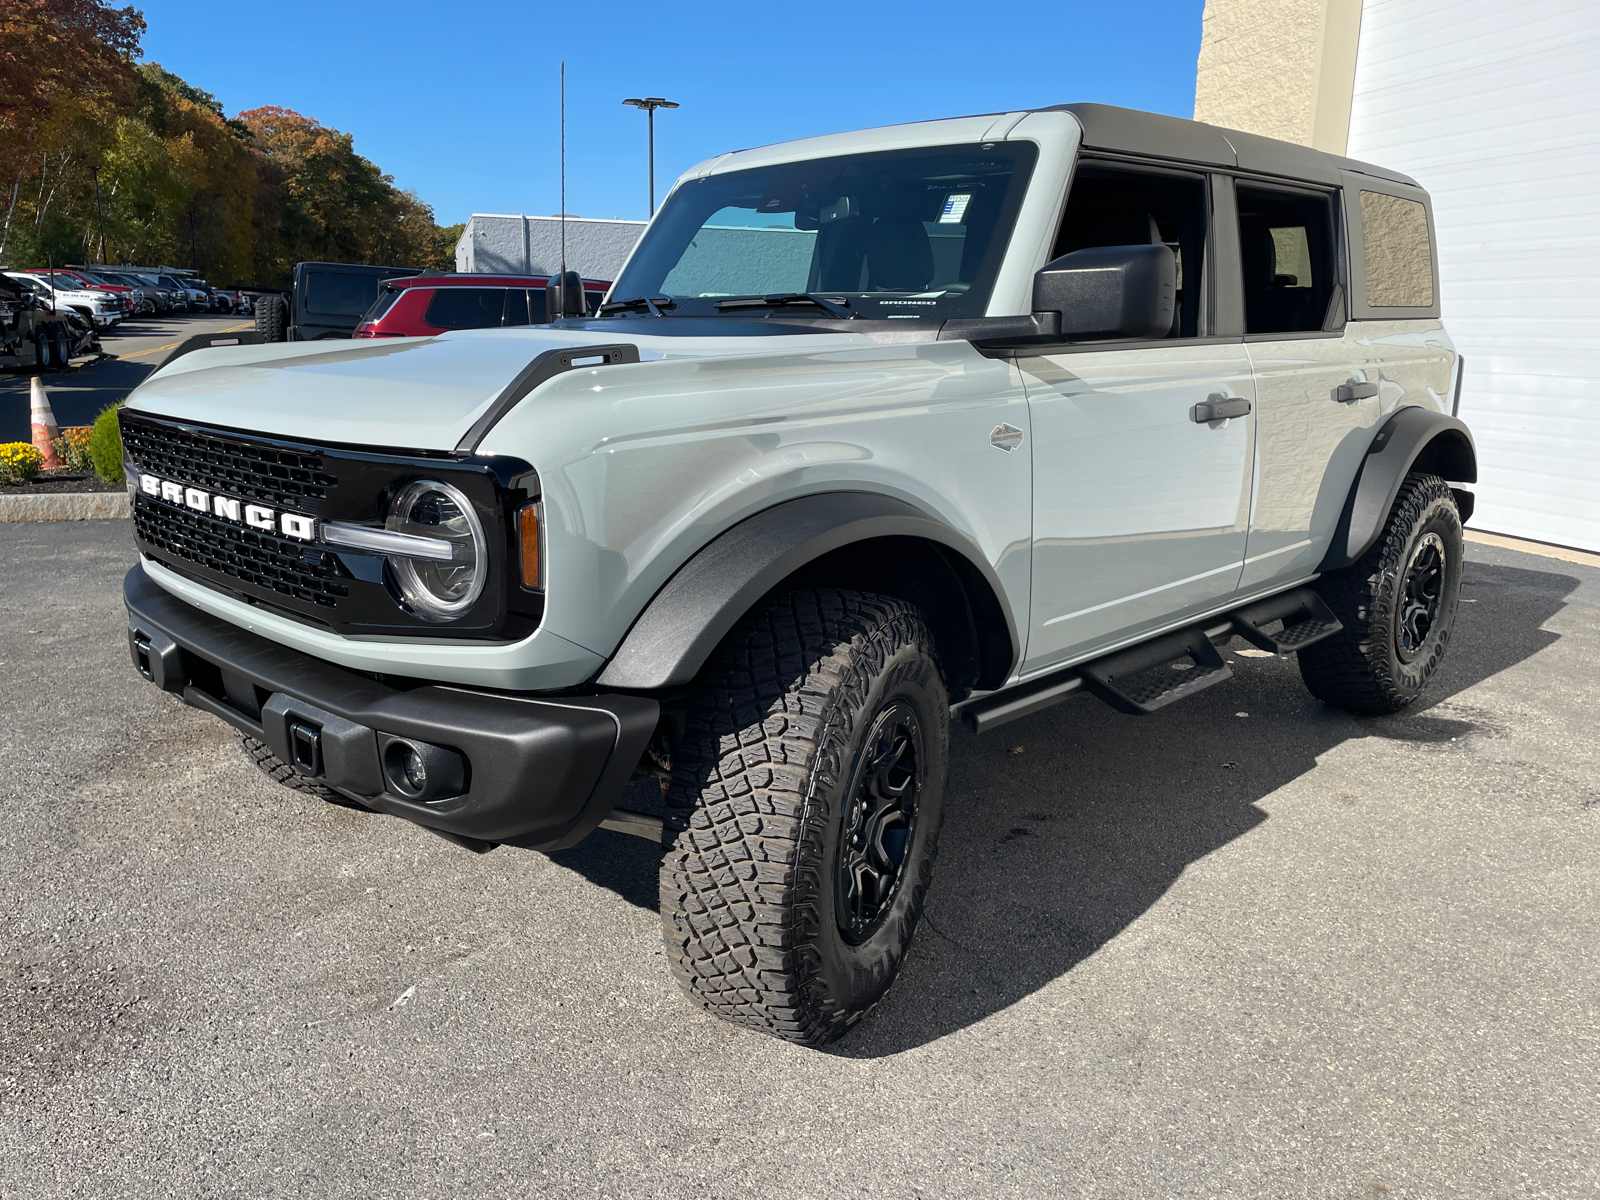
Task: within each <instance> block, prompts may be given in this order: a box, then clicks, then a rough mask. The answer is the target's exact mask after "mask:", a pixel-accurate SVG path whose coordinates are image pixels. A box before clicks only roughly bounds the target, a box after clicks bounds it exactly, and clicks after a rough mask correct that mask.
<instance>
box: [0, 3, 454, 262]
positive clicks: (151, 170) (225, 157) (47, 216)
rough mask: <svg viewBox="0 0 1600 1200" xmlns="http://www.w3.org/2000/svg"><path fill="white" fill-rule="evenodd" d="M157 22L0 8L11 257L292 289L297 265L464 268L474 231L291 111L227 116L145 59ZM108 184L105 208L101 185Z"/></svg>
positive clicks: (4, 185) (1, 197)
mask: <svg viewBox="0 0 1600 1200" xmlns="http://www.w3.org/2000/svg"><path fill="white" fill-rule="evenodd" d="M144 31H145V20H144V17H143V15H142V14H141V13H140V12H139V11H138V10H137V9H135V8H133V7H132V6H131V5H130V6H128V7H125V8H112V7H110V6H108V5H107V4H106V3H104V0H0V263H5V264H9V265H13V266H20V267H32V266H39V265H42V264H44V263H46V262H47V261H54V262H55V263H57V264H62V263H70V262H87V263H92V262H98V261H100V257H101V254H100V249H101V230H102V227H103V229H104V245H105V261H106V262H108V263H127V264H132V265H141V266H150V265H160V264H168V265H171V266H178V267H187V266H191V265H192V266H194V267H195V268H196V269H198V270H199V271H200V272H201V273H202V274H204V275H205V276H207V277H208V278H209V279H211V281H212V282H213V283H217V284H222V285H229V284H232V285H241V284H255V285H260V286H265V287H287V286H288V284H289V282H290V278H291V275H292V272H293V269H294V264H295V263H297V262H302V261H308V260H319V259H320V260H326V261H332V262H371V263H393V264H396V265H402V266H416V267H435V268H439V269H443V270H453V269H454V266H455V243H456V239H457V238H458V237H460V234H461V230H462V226H461V225H451V226H443V227H441V226H440V225H438V224H437V223H436V222H435V221H434V217H433V209H432V208H430V207H429V206H428V205H427V204H424V203H423V202H422V201H421V200H420V199H418V197H417V195H416V193H415V192H411V191H405V190H402V189H400V188H397V187H396V186H395V184H394V179H393V177H392V176H390V175H385V174H384V173H383V171H382V170H380V169H379V167H378V166H377V165H376V164H375V163H373V162H371V161H370V160H369V159H366V158H364V157H362V156H361V155H359V154H357V153H356V152H355V147H354V143H353V139H352V137H351V135H350V134H348V133H341V132H340V131H339V130H337V129H330V128H328V127H327V126H324V125H322V124H320V123H319V122H317V121H316V120H314V119H313V118H311V117H306V116H302V115H301V114H300V113H297V112H295V111H293V110H292V109H288V108H280V107H277V106H270V105H269V106H266V107H263V108H254V109H250V110H248V111H245V112H241V113H239V114H237V115H236V116H234V117H229V116H228V115H227V114H226V113H225V112H224V111H223V107H222V105H221V104H220V103H219V102H218V101H217V99H216V98H215V97H214V96H212V95H211V94H210V93H208V92H205V91H202V90H201V89H200V88H198V87H195V86H194V85H192V84H190V83H188V82H186V81H185V80H183V79H181V78H179V77H178V76H177V75H174V74H173V73H172V72H170V71H167V70H164V69H163V68H162V67H161V66H160V65H159V64H157V63H141V62H138V61H137V60H138V59H140V58H142V57H143V51H142V50H141V48H140V40H141V38H142V37H143V35H144ZM97 184H98V191H99V197H98V207H97V203H96V185H97Z"/></svg>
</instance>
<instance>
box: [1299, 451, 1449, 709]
mask: <svg viewBox="0 0 1600 1200" xmlns="http://www.w3.org/2000/svg"><path fill="white" fill-rule="evenodd" d="M1462 550H1463V538H1462V533H1461V514H1460V513H1459V511H1458V510H1457V509H1456V502H1455V497H1454V496H1452V495H1451V493H1450V488H1449V487H1448V485H1446V483H1445V481H1444V480H1442V479H1440V478H1439V477H1438V476H1436V475H1421V474H1416V473H1413V474H1410V475H1407V476H1406V478H1405V482H1404V483H1402V484H1401V486H1400V493H1399V495H1397V496H1396V497H1395V501H1394V507H1393V509H1392V510H1391V511H1390V513H1389V521H1388V524H1387V525H1385V526H1384V529H1383V533H1382V534H1381V535H1380V536H1379V537H1378V540H1377V542H1376V543H1374V545H1373V547H1372V549H1371V550H1369V551H1367V553H1366V554H1365V555H1363V556H1362V558H1361V560H1360V561H1359V562H1357V563H1355V564H1354V565H1353V566H1350V567H1346V568H1345V569H1344V570H1342V571H1331V572H1329V573H1328V574H1326V575H1324V576H1323V577H1322V578H1321V579H1319V580H1317V582H1316V584H1315V585H1313V586H1315V587H1316V589H1317V591H1318V592H1319V593H1321V595H1322V598H1323V599H1324V600H1325V601H1327V604H1328V607H1329V608H1331V609H1332V610H1333V612H1334V615H1335V616H1336V617H1338V618H1339V620H1340V621H1341V622H1342V623H1343V625H1344V630H1343V632H1341V633H1338V634H1335V635H1334V636H1333V637H1331V638H1328V639H1327V640H1326V641H1322V642H1318V643H1317V644H1316V645H1314V646H1308V647H1306V648H1305V649H1304V650H1302V651H1300V655H1299V657H1300V677H1301V678H1302V679H1304V680H1305V683H1306V687H1308V688H1310V689H1311V694H1312V695H1313V696H1316V697H1317V698H1318V699H1319V700H1325V701H1326V702H1327V703H1329V704H1332V705H1335V706H1337V707H1339V708H1343V709H1346V710H1348V711H1350V712H1353V713H1362V714H1370V715H1382V714H1385V713H1395V712H1399V711H1400V710H1401V709H1402V708H1404V707H1406V705H1408V704H1410V703H1411V702H1412V701H1413V700H1415V699H1416V698H1417V697H1418V696H1420V695H1421V694H1422V690H1423V688H1425V687H1427V685H1428V680H1430V679H1431V678H1433V675H1434V673H1435V672H1436V671H1437V670H1438V669H1439V663H1440V662H1441V661H1442V660H1443V659H1444V652H1445V650H1446V648H1447V647H1448V646H1449V644H1450V631H1451V629H1452V628H1453V627H1454V625H1455V618H1456V605H1457V601H1458V599H1459V596H1460V592H1461V563H1462Z"/></svg>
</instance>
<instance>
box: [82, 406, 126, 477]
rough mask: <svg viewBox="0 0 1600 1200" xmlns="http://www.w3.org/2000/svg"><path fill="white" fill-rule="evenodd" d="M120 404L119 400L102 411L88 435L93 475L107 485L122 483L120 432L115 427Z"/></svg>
mask: <svg viewBox="0 0 1600 1200" xmlns="http://www.w3.org/2000/svg"><path fill="white" fill-rule="evenodd" d="M122 404H123V402H122V401H121V400H119V401H117V402H116V403H115V404H113V405H111V406H110V407H109V408H106V409H105V410H103V411H102V412H101V413H100V415H99V416H98V417H96V418H95V419H94V428H93V430H91V431H90V433H89V461H90V462H92V463H93V464H94V473H95V474H96V475H98V476H100V478H101V479H104V480H105V481H106V482H107V483H121V482H122V430H121V429H120V428H118V426H117V409H119V408H121V407H122Z"/></svg>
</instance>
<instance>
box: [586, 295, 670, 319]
mask: <svg viewBox="0 0 1600 1200" xmlns="http://www.w3.org/2000/svg"><path fill="white" fill-rule="evenodd" d="M677 307H678V305H677V302H676V301H675V300H673V299H672V297H670V296H635V297H634V298H633V299H632V300H613V301H611V303H609V304H602V305H601V306H600V315H601V316H602V317H609V316H610V315H611V314H612V313H620V312H648V313H649V314H650V315H651V316H652V317H659V316H661V315H662V310H663V309H668V310H670V309H674V308H677Z"/></svg>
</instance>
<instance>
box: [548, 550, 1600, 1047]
mask: <svg viewBox="0 0 1600 1200" xmlns="http://www.w3.org/2000/svg"><path fill="white" fill-rule="evenodd" d="M1577 584H1578V581H1577V580H1575V579H1573V578H1572V577H1570V576H1566V575H1561V574H1557V573H1554V572H1548V573H1547V572H1543V571H1530V570H1524V569H1519V568H1513V567H1504V566H1494V565H1489V564H1484V563H1472V562H1469V563H1468V564H1467V568H1466V572H1465V578H1464V581H1463V590H1462V595H1463V600H1464V603H1463V605H1462V608H1461V611H1460V614H1459V615H1458V618H1457V626H1456V632H1455V636H1454V637H1453V639H1452V645H1451V648H1450V653H1449V655H1448V656H1447V658H1446V662H1445V665H1444V667H1443V668H1442V670H1441V673H1440V676H1439V677H1438V678H1436V679H1435V681H1434V683H1433V685H1432V686H1431V687H1430V689H1429V691H1428V692H1427V694H1426V695H1425V697H1424V699H1423V701H1422V703H1421V704H1420V705H1418V706H1417V707H1416V708H1415V709H1413V710H1410V711H1407V712H1405V713H1402V714H1399V715H1398V716H1394V717H1384V718H1359V717H1354V716H1351V715H1349V714H1347V713H1344V712H1341V711H1339V710H1337V709H1333V708H1330V707H1329V706H1327V705H1325V704H1322V703H1321V702H1320V701H1317V700H1315V699H1314V698H1313V697H1312V696H1311V695H1310V694H1309V693H1308V692H1307V691H1306V690H1305V688H1304V685H1303V684H1302V683H1301V681H1300V674H1299V671H1298V669H1297V668H1296V666H1295V663H1294V661H1293V659H1292V658H1286V659H1259V658H1245V657H1240V656H1239V655H1237V654H1236V653H1230V655H1229V657H1230V658H1232V659H1233V660H1234V662H1233V667H1234V671H1235V673H1236V677H1235V678H1234V679H1233V680H1230V681H1228V682H1226V683H1223V684H1220V685H1218V686H1216V687H1213V688H1211V689H1209V690H1208V691H1205V692H1202V693H1201V694H1200V695H1198V696H1196V697H1194V698H1193V699H1191V700H1188V701H1185V702H1183V703H1181V704H1176V705H1174V706H1173V707H1171V708H1169V709H1165V710H1163V711H1162V712H1160V713H1157V714H1155V715H1153V716H1150V717H1142V718H1141V717H1129V716H1124V715H1123V714H1120V713H1117V712H1115V711H1113V710H1112V709H1110V708H1108V707H1106V706H1104V705H1101V704H1098V703H1096V702H1094V701H1092V700H1088V699H1084V700H1076V701H1072V702H1069V703H1068V704H1065V705H1062V706H1059V707H1057V708H1055V709H1051V710H1047V711H1045V712H1043V713H1039V714H1036V715H1034V716H1032V717H1028V718H1026V719H1024V720H1021V721H1017V722H1015V723H1013V724H1011V725H1007V726H1005V727H1004V728H1002V729H1000V730H997V731H996V732H994V733H992V734H988V735H985V736H984V737H982V738H979V737H975V736H972V735H970V734H967V733H966V732H965V731H964V730H962V731H960V732H959V733H957V734H956V736H955V737H954V739H953V742H952V746H951V764H950V766H951V770H950V790H949V794H948V797H947V799H946V805H945V812H946V816H945V825H944V832H943V835H942V839H941V847H940V854H939V864H938V869H937V870H936V872H935V875H934V883H933V887H932V889H931V891H930V893H929V899H928V906H927V910H926V915H925V918H924V922H923V928H922V929H921V931H920V932H919V933H918V936H917V942H916V945H915V947H914V948H913V950H912V953H911V957H910V959H909V961H908V962H907V965H906V968H905V970H904V973H903V974H902V976H901V978H900V980H899V982H898V983H897V984H896V985H895V987H894V988H893V989H892V990H891V991H890V993H889V995H888V996H887V997H886V998H885V999H884V1001H883V1003H882V1004H881V1005H880V1006H879V1007H878V1009H877V1010H876V1011H875V1012H874V1013H873V1014H872V1015H871V1016H869V1017H868V1018H867V1020H865V1021H864V1022H863V1023H862V1024H861V1026H860V1027H859V1028H857V1029H856V1030H854V1031H852V1032H851V1033H850V1034H849V1035H847V1036H846V1037H845V1038H844V1039H843V1040H842V1041H840V1042H839V1043H837V1044H835V1045H833V1046H830V1047H828V1050H829V1052H830V1053H834V1054H838V1055H843V1056H846V1057H855V1058H878V1057H882V1056H885V1055H890V1054H896V1053H899V1052H900V1051H903V1050H910V1049H914V1048H915V1047H917V1046H921V1045H925V1044H927V1043H929V1042H932V1041H936V1040H938V1039H939V1038H941V1037H944V1036H946V1035H948V1034H951V1033H954V1032H957V1031H959V1030H961V1029H964V1028H966V1027H968V1026H970V1025H973V1024H975V1023H976V1022H979V1021H982V1020H983V1019H984V1018H985V1017H988V1016H990V1015H991V1014H994V1013H996V1012H999V1011H1001V1010H1003V1009H1005V1008H1007V1007H1008V1006H1010V1005H1012V1004H1014V1003H1016V1002H1017V1001H1019V1000H1021V999H1023V998H1024V997H1026V996H1028V995H1030V994H1032V993H1033V992H1035V991H1037V990H1038V989H1040V988H1041V987H1044V986H1046V985H1047V984H1049V983H1051V982H1052V981H1054V980H1056V979H1058V978H1060V977H1061V976H1062V975H1064V974H1066V973H1067V972H1069V971H1071V970H1072V969H1073V967H1075V966H1076V965H1077V964H1078V963H1080V962H1082V961H1083V960H1084V959H1086V958H1088V957H1089V956H1090V955H1092V954H1094V953H1095V952H1096V951H1097V950H1099V949H1100V947H1102V946H1104V945H1105V944H1106V943H1107V942H1108V941H1110V940H1111V939H1112V938H1114V937H1116V936H1117V935H1118V934H1120V933H1122V932H1123V931H1124V930H1125V929H1127V928H1128V926H1129V925H1130V924H1131V923H1132V922H1133V921H1135V920H1136V919H1137V918H1138V917H1139V916H1140V915H1141V914H1143V913H1144V912H1145V911H1146V910H1148V909H1149V908H1150V907H1151V906H1152V905H1153V904H1155V903H1156V902H1157V901H1159V900H1160V899H1161V897H1162V896H1163V895H1165V894H1166V892H1167V891H1168V889H1169V888H1170V887H1171V886H1172V885H1173V883H1174V882H1175V881H1176V880H1177V879H1178V877H1179V876H1180V875H1181V874H1182V873H1183V871H1184V870H1185V869H1186V868H1187V867H1188V866H1189V865H1190V864H1191V863H1194V862H1196V861H1198V860H1199V859H1202V858H1204V857H1205V856H1206V855H1208V854H1211V853H1212V852H1213V851H1215V850H1217V849H1218V848H1220V847H1222V846H1225V845H1227V844H1228V843H1229V842H1231V841H1233V840H1234V839H1235V838H1238V837H1239V836H1241V835H1242V834H1245V833H1248V832H1249V831H1250V830H1252V829H1254V828H1255V827H1256V826H1258V825H1260V824H1261V823H1262V822H1264V821H1265V820H1266V819H1267V814H1266V813H1265V812H1264V811H1263V810H1262V809H1261V808H1260V807H1259V806H1258V801H1261V800H1263V799H1264V798H1266V797H1268V796H1270V795H1271V794H1272V793H1274V792H1275V791H1277V790H1278V789H1279V788H1281V787H1283V786H1284V785H1286V784H1288V783H1289V782H1291V781H1292V780H1294V779H1296V778H1298V777H1300V776H1302V775H1304V774H1306V773H1307V772H1309V771H1311V770H1312V769H1313V768H1314V767H1315V766H1316V764H1317V759H1318V757H1319V756H1320V755H1323V754H1325V753H1327V752H1328V751H1329V750H1331V749H1333V748H1334V747H1336V746H1338V745H1340V744H1341V743H1343V742H1346V741H1350V740H1352V739H1359V738H1366V737H1374V736H1375V737H1384V738H1394V739H1399V740H1403V741H1410V742H1422V743H1437V742H1448V741H1450V739H1452V738H1455V739H1467V738H1473V737H1485V736H1488V737H1492V736H1495V735H1496V733H1497V732H1498V730H1497V728H1496V726H1495V723H1494V719H1493V718H1492V716H1490V715H1489V714H1487V713H1484V712H1482V711H1480V710H1477V709H1473V708H1467V707H1464V706H1461V705H1458V704H1454V703H1452V702H1451V701H1452V698H1453V697H1454V696H1456V695H1457V694H1459V693H1460V692H1462V691H1464V690H1466V689H1467V688H1470V687H1471V686H1473V685H1474V684H1476V683H1478V682H1480V681H1481V680H1484V679H1487V678H1489V677H1491V676H1493V675H1496V674H1498V673H1499V672H1501V671H1504V670H1506V669H1508V668H1510V667H1512V666H1515V665H1516V664H1517V663H1519V662H1522V661H1523V660H1524V659H1527V658H1529V657H1531V656H1532V655H1534V654H1536V653H1537V652H1538V651H1540V650H1542V649H1544V648H1545V647H1547V646H1549V645H1550V644H1552V643H1553V642H1555V641H1556V640H1557V638H1558V635H1557V634H1555V633H1551V632H1548V631H1546V630H1544V629H1542V628H1541V626H1542V625H1543V624H1544V623H1545V622H1546V621H1548V620H1549V618H1550V617H1552V616H1553V615H1554V614H1555V613H1557V612H1559V611H1560V609H1561V608H1562V607H1563V603H1564V601H1565V599H1566V597H1567V596H1568V595H1569V594H1570V593H1571V592H1572V591H1573V590H1574V588H1575V587H1576V586H1577ZM1243 645H1244V643H1242V642H1235V643H1234V649H1235V650H1237V649H1239V648H1241V647H1243ZM1239 713H1248V714H1249V715H1248V717H1240V716H1238V715H1237V714H1239ZM552 858H554V859H555V861H557V862H559V863H561V864H562V865H563V866H565V867H568V868H570V869H572V870H574V871H577V872H579V873H581V874H583V875H584V876H586V877H587V878H589V879H590V880H591V881H593V882H594V883H596V884H598V885H600V886H602V887H605V888H608V889H609V890H611V891H613V892H615V893H616V894H617V895H619V896H621V897H623V898H625V899H627V900H628V901H630V902H631V903H633V904H636V905H638V906H640V907H642V908H649V909H654V908H655V907H656V882H655V872H656V864H657V862H658V861H659V852H658V851H657V850H656V848H655V847H654V846H652V845H650V844H649V843H648V842H645V841H643V840H641V839H638V838H630V837H627V836H624V835H621V834H609V833H606V832H605V831H601V833H599V834H597V835H595V836H594V837H591V838H590V839H589V840H588V841H587V842H585V843H583V844H582V845H580V846H578V847H576V848H575V849H573V850H568V851H562V852H560V853H559V854H556V855H553V856H552Z"/></svg>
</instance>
